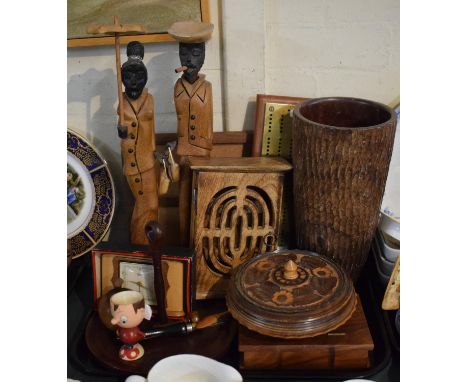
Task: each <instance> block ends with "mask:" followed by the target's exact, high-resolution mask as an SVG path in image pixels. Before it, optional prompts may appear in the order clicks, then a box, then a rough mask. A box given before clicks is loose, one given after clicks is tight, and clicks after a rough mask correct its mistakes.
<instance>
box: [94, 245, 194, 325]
mask: <svg viewBox="0 0 468 382" xmlns="http://www.w3.org/2000/svg"><path fill="white" fill-rule="evenodd" d="M146 250H147V248H144V247H142V246H132V249H130V250H121V249H115V250H114V249H107V248H106V249H94V250H93V251H92V265H93V278H94V303H95V304H97V301H98V299H99V298H100V297H101V296H103V295H105V294H106V293H107V292H109V291H110V290H111V289H113V288H114V283H115V282H116V280H118V279H120V280H121V281H122V282H123V285H122V287H124V288H128V289H132V290H136V291H139V292H141V293H143V295H144V296H145V300H146V301H147V303H148V304H149V305H150V306H152V308H153V312H154V313H156V301H155V291H154V284H153V283H154V281H153V280H154V278H153V260H152V257H151V256H150V255H149V254H148V253H147V252H146ZM161 262H162V271H163V278H164V285H165V288H166V312H167V315H168V317H169V318H170V319H173V320H179V319H180V320H181V319H183V318H184V317H185V316H187V315H189V314H190V312H191V311H192V305H193V300H194V295H195V269H194V256H193V250H190V249H188V248H178V247H164V248H163V255H162V256H161Z"/></svg>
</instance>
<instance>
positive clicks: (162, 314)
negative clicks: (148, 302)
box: [145, 220, 167, 324]
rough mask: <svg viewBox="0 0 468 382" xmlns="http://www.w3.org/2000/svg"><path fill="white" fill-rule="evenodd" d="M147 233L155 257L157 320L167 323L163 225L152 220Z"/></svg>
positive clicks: (147, 224) (147, 225)
mask: <svg viewBox="0 0 468 382" xmlns="http://www.w3.org/2000/svg"><path fill="white" fill-rule="evenodd" d="M145 233H146V237H147V238H148V241H149V243H150V254H151V257H152V258H153V269H154V291H155V292H156V301H157V306H156V309H157V321H158V322H159V323H161V324H166V323H167V313H166V288H165V287H164V278H163V274H162V265H161V255H162V251H161V249H160V248H159V243H160V242H161V239H162V235H163V233H162V229H161V225H160V224H159V223H158V222H156V221H154V220H151V221H149V222H148V223H146V226H145Z"/></svg>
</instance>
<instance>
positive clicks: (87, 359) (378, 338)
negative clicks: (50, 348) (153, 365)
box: [68, 256, 399, 382]
mask: <svg viewBox="0 0 468 382" xmlns="http://www.w3.org/2000/svg"><path fill="white" fill-rule="evenodd" d="M88 263H89V262H88ZM82 273H83V274H82V277H81V279H82V280H80V281H79V282H77V283H76V288H77V292H79V295H80V298H79V300H80V301H81V302H82V303H83V302H84V303H86V305H87V309H85V311H82V312H81V313H80V314H82V317H83V318H82V319H81V320H80V322H79V324H78V325H76V328H75V329H74V330H73V333H69V348H68V361H69V373H68V374H69V375H68V377H70V378H77V379H80V380H81V381H83V382H85V381H106V380H108V381H116V382H117V381H124V380H125V378H126V375H122V374H116V373H115V372H110V371H108V370H106V369H104V368H103V367H102V366H100V365H99V364H98V363H97V362H96V361H95V360H94V359H93V357H92V355H91V354H90V353H89V351H88V349H87V347H86V343H85V340H84V329H85V327H86V323H87V319H88V318H89V316H90V315H91V313H92V309H93V307H92V303H93V302H92V301H93V299H92V290H91V288H92V275H91V267H90V264H87V266H86V267H85V270H84V271H83V272H82ZM375 275H376V269H375V263H374V261H373V256H369V260H368V262H367V264H366V267H365V268H364V270H363V272H362V275H361V278H360V280H359V281H358V283H357V285H356V290H357V292H358V293H359V295H360V298H361V301H362V305H363V308H364V312H365V315H366V318H367V322H368V325H369V329H370V332H371V334H372V338H373V340H374V351H373V354H372V357H371V368H369V369H365V370H323V371H320V370H306V371H272V370H265V371H246V370H240V373H241V374H242V377H243V378H244V381H245V382H250V381H272V382H274V381H295V382H308V381H344V380H346V379H354V378H368V379H372V378H373V377H374V376H375V375H377V374H382V371H383V370H384V369H385V368H388V367H389V365H390V363H391V361H392V351H391V349H392V347H393V348H395V343H394V341H392V340H391V339H390V337H389V334H388V330H389V328H390V326H389V325H390V322H389V321H390V318H389V315H388V312H384V311H382V310H381V309H380V304H381V301H382V296H383V291H382V288H381V287H379V285H378V281H377V280H376V277H374V276H375ZM86 296H87V297H86ZM68 305H69V312H68V314H69V315H70V314H78V312H75V307H74V306H71V307H70V302H69V304H68ZM69 331H70V325H69ZM398 349H399V344H398ZM398 355H399V354H398ZM219 361H221V362H224V363H226V364H229V365H231V366H233V367H235V368H236V369H239V367H238V366H239V353H238V352H237V339H236V340H234V341H233V343H232V346H231V350H230V351H229V353H228V354H227V356H226V357H224V358H223V359H220V360H219ZM394 363H395V362H394ZM397 364H399V362H398V360H397ZM76 371H77V372H78V373H79V374H78V373H76ZM74 374H76V375H74ZM397 374H398V373H397ZM84 377H86V379H85V378H84ZM379 379H380V378H379ZM383 380H386V381H389V380H390V379H388V378H384V379H383ZM392 380H396V379H392Z"/></svg>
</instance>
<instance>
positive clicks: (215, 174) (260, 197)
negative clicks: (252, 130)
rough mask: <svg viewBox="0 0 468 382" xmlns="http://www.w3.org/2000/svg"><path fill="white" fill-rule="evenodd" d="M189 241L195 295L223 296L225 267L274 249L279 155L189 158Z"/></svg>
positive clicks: (282, 164)
mask: <svg viewBox="0 0 468 382" xmlns="http://www.w3.org/2000/svg"><path fill="white" fill-rule="evenodd" d="M190 168H191V169H192V171H193V179H192V210H191V228H190V242H191V244H192V246H193V247H194V248H195V256H196V262H197V299H204V298H216V297H223V296H224V295H225V291H226V288H227V283H228V281H229V277H230V274H231V270H232V269H234V268H236V267H237V266H238V265H239V264H241V263H243V262H244V261H246V260H248V259H250V258H252V257H253V256H256V255H258V254H261V253H265V252H268V251H273V250H275V249H276V248H277V238H278V228H279V225H280V211H281V198H282V194H283V178H284V173H285V172H287V171H290V170H291V168H292V166H291V165H290V163H289V162H287V161H286V160H284V159H282V158H265V157H260V158H211V159H209V158H191V159H190Z"/></svg>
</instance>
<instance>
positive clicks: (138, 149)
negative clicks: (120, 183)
mask: <svg viewBox="0 0 468 382" xmlns="http://www.w3.org/2000/svg"><path fill="white" fill-rule="evenodd" d="M127 56H128V60H127V62H125V63H124V64H123V65H122V82H123V84H124V87H125V92H124V94H123V105H119V112H120V108H121V107H123V121H121V120H120V118H119V126H118V131H119V137H120V138H121V139H122V141H121V149H122V162H123V171H124V175H125V177H126V179H127V182H128V185H129V186H130V189H131V191H132V194H133V196H134V198H135V205H134V208H133V213H132V217H131V222H130V241H131V242H132V243H133V244H148V239H147V237H146V234H145V225H146V224H147V223H148V222H149V221H152V220H155V221H157V220H158V175H157V174H158V172H157V162H156V159H155V156H154V153H155V151H156V140H155V134H154V113H153V110H154V106H153V96H152V95H151V94H149V93H148V89H147V88H145V85H146V82H147V80H148V74H147V70H146V67H145V65H144V64H143V61H142V60H143V56H144V47H143V45H142V44H140V43H139V42H137V41H132V42H130V43H129V44H128V46H127Z"/></svg>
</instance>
